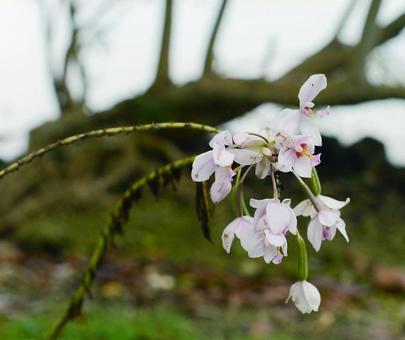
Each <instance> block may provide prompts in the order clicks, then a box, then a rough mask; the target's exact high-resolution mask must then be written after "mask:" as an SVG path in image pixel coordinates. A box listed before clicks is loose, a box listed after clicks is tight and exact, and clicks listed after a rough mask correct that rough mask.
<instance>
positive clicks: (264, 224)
mask: <svg viewBox="0 0 405 340" xmlns="http://www.w3.org/2000/svg"><path fill="white" fill-rule="evenodd" d="M250 205H251V206H252V207H253V208H256V212H255V214H254V217H253V218H252V217H247V216H243V217H239V218H237V219H235V220H234V221H233V222H231V223H230V224H229V225H228V226H227V227H226V228H225V230H224V232H223V234H222V243H223V246H224V248H225V250H226V251H227V252H228V253H229V251H230V247H231V245H232V241H233V239H234V236H235V235H236V236H237V237H238V238H239V239H240V242H241V245H242V248H244V249H245V250H246V251H247V252H248V255H249V257H252V258H256V257H262V256H263V258H264V261H265V262H266V263H270V262H273V263H275V264H279V263H280V262H281V260H282V258H283V256H287V239H286V237H285V235H286V234H287V232H288V231H290V232H291V233H293V234H295V233H296V232H297V218H296V216H295V215H294V212H293V210H292V209H291V208H290V202H289V200H285V201H283V202H280V201H279V200H277V199H264V200H255V199H251V200H250Z"/></svg>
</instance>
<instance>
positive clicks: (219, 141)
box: [209, 130, 232, 148]
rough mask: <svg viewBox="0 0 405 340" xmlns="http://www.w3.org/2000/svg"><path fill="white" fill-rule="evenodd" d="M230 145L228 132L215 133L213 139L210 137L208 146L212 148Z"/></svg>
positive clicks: (230, 140) (230, 136)
mask: <svg viewBox="0 0 405 340" xmlns="http://www.w3.org/2000/svg"><path fill="white" fill-rule="evenodd" d="M231 144H232V135H231V133H230V132H229V131H227V130H225V131H221V132H219V133H217V134H216V135H215V136H214V137H212V139H211V141H210V142H209V146H210V147H211V148H214V145H221V146H224V145H231Z"/></svg>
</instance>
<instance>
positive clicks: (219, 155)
mask: <svg viewBox="0 0 405 340" xmlns="http://www.w3.org/2000/svg"><path fill="white" fill-rule="evenodd" d="M212 155H213V158H214V162H215V164H216V165H218V166H230V165H232V163H233V160H234V159H235V155H234V154H233V153H231V152H229V150H227V149H225V147H224V146H223V145H219V144H215V145H214V147H213V150H212Z"/></svg>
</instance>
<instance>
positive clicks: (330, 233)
mask: <svg viewBox="0 0 405 340" xmlns="http://www.w3.org/2000/svg"><path fill="white" fill-rule="evenodd" d="M335 235H336V227H335V226H332V227H323V229H322V239H323V240H328V241H332V240H333V239H334V237H335Z"/></svg>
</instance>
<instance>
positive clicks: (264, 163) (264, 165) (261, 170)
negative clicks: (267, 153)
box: [255, 158, 271, 179]
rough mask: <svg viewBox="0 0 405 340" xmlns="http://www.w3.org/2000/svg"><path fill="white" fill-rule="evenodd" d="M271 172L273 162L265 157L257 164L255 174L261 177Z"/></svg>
mask: <svg viewBox="0 0 405 340" xmlns="http://www.w3.org/2000/svg"><path fill="white" fill-rule="evenodd" d="M270 173H271V163H270V161H269V160H268V159H267V158H263V159H262V160H261V161H260V162H258V163H257V164H256V169H255V175H256V177H257V178H259V179H263V178H266V177H267V176H269V175H270Z"/></svg>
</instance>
